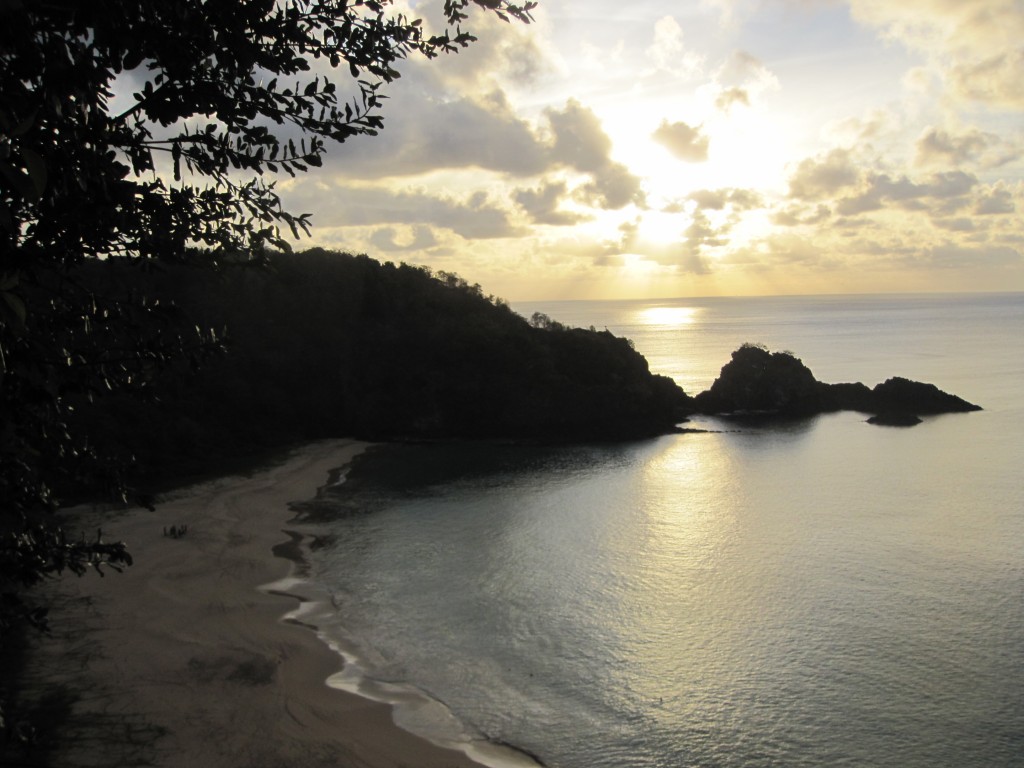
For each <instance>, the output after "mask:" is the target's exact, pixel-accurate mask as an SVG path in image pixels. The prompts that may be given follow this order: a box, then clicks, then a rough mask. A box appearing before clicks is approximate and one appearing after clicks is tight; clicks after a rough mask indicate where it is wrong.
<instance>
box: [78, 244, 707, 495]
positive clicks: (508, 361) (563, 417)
mask: <svg viewBox="0 0 1024 768" xmlns="http://www.w3.org/2000/svg"><path fill="white" fill-rule="evenodd" d="M92 271H93V272H94V274H93V275H92V279H94V280H95V281H96V282H97V289H98V290H100V289H101V288H100V285H101V284H103V283H106V282H107V281H109V280H111V279H115V280H117V281H118V282H119V283H120V284H121V285H122V287H124V286H125V285H126V284H133V287H135V288H137V289H139V290H142V289H144V290H145V292H146V293H147V294H148V295H150V296H153V297H154V299H159V300H161V301H164V300H169V299H170V298H174V299H175V300H176V301H177V303H178V305H179V307H180V309H181V311H182V312H183V313H184V314H185V315H187V316H189V317H193V318H195V319H196V320H197V321H198V322H200V323H201V324H202V325H204V326H208V327H211V328H219V329H224V332H223V334H222V335H223V338H224V339H225V340H226V345H227V347H228V354H227V355H224V356H222V357H219V358H216V359H213V360H208V361H207V362H206V363H205V364H204V365H203V366H202V368H201V369H200V370H198V371H193V370H191V366H189V365H188V364H187V361H183V362H182V363H181V364H180V365H179V366H178V370H176V371H174V372H170V373H169V374H168V375H165V376H163V377H162V378H161V379H160V380H159V381H158V382H156V383H155V384H154V385H153V386H152V387H151V388H150V397H149V398H147V399H145V400H144V399H140V398H139V397H136V396H134V395H116V396H112V397H106V398H102V399H100V400H97V401H95V402H93V403H88V402H86V401H82V402H79V403H78V404H77V407H76V416H75V418H74V420H73V424H74V427H75V429H76V431H79V432H85V433H87V434H89V435H91V436H92V439H93V440H94V441H95V442H97V443H98V444H101V445H105V446H116V447H117V450H118V451H119V452H120V453H122V454H123V455H125V456H128V455H133V456H134V457H136V462H137V466H138V468H139V469H141V470H143V471H145V472H146V473H147V474H149V475H150V476H153V475H155V474H158V473H163V474H165V475H166V474H167V473H168V472H172V473H174V474H179V475H180V474H181V473H182V472H188V471H193V470H196V469H199V468H201V467H202V466H204V465H206V464H208V463H209V462H211V461H213V462H219V461H221V460H223V459H224V458H225V457H228V456H231V455H234V454H238V453H250V454H251V453H252V452H253V451H254V450H259V449H267V448H274V447H279V446H281V445H286V444H289V443H293V442H297V441H303V440H311V439H316V438H323V437H337V436H347V435H355V436H358V437H363V438H368V439H374V440H379V439H394V438H400V439H438V438H513V439H514V438H528V439H541V440H574V439H576V440H578V439H622V438H631V437H641V436H647V435H654V434H661V433H664V432H667V431H670V430H671V429H673V427H674V425H675V424H677V423H678V422H679V421H681V420H683V419H684V418H685V416H686V414H687V413H688V412H689V411H690V410H691V409H690V398H688V397H687V396H686V395H685V394H684V393H683V391H682V390H681V389H680V388H679V387H678V385H676V384H675V382H673V381H672V380H671V379H668V378H666V377H664V376H657V375H653V374H651V373H650V371H649V370H648V367H647V361H646V360H645V359H644V358H643V357H642V356H641V355H640V354H639V353H638V352H636V351H635V350H634V349H633V348H632V345H631V344H630V342H629V341H627V340H626V339H622V338H617V337H615V336H613V335H612V334H611V333H609V332H608V331H600V332H598V331H593V330H583V329H578V328H572V329H571V328H566V327H564V326H562V325H561V324H559V323H557V322H554V321H552V320H550V319H549V318H546V317H544V316H535V317H534V318H532V321H529V322H528V321H527V320H526V319H524V318H522V317H520V316H519V315H517V314H515V313H514V312H512V311H511V309H509V307H508V306H507V305H506V304H505V303H504V302H502V301H501V300H495V299H493V298H492V297H488V296H485V295H484V294H483V292H482V291H481V289H480V286H478V285H470V284H468V283H467V282H466V281H464V280H463V279H461V278H459V277H457V276H456V275H452V274H448V273H439V274H437V275H433V276H432V275H431V274H430V273H429V272H428V271H427V270H425V269H423V268H417V267H411V266H408V265H400V266H396V265H394V264H381V263H379V262H377V261H374V260H372V259H370V258H368V257H366V256H350V255H346V254H341V253H332V252H328V251H324V250H320V249H315V250H310V251H306V252H304V253H294V254H283V253H282V254H278V255H275V256H272V257H270V261H269V266H268V268H266V269H259V270H255V269H235V270H229V271H227V272H225V273H224V274H222V275H220V276H215V275H211V274H210V273H209V272H207V271H197V270H192V269H187V268H168V269H163V270H161V271H160V272H159V273H157V274H152V273H143V272H141V271H139V270H137V269H135V268H133V267H131V266H130V265H127V264H125V265H122V266H121V267H119V268H117V269H113V268H112V267H111V266H110V265H104V266H103V268H96V269H94V270H92Z"/></svg>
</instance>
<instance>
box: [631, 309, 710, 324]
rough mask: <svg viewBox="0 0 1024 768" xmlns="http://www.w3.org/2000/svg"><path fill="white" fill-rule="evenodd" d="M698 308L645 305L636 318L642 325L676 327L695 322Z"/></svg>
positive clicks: (698, 311)
mask: <svg viewBox="0 0 1024 768" xmlns="http://www.w3.org/2000/svg"><path fill="white" fill-rule="evenodd" d="M700 310H701V308H700V307H646V308H645V309H642V310H640V312H639V318H638V319H639V321H640V323H641V324H643V325H663V326H670V327H678V326H681V325H690V324H691V323H693V322H695V321H696V320H697V315H698V314H699V313H700Z"/></svg>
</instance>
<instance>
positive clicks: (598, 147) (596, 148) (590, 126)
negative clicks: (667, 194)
mask: <svg viewBox="0 0 1024 768" xmlns="http://www.w3.org/2000/svg"><path fill="white" fill-rule="evenodd" d="M544 114H545V116H546V117H547V120H548V122H549V124H550V126H551V131H552V132H553V134H554V145H553V147H552V149H551V154H550V158H549V161H550V163H552V164H554V165H562V166H566V167H569V168H572V169H574V170H577V171H581V172H583V173H587V174H590V175H591V177H592V181H591V182H590V183H588V184H586V185H584V186H583V187H581V188H580V189H579V190H578V195H577V196H578V197H579V199H581V200H583V201H584V202H586V203H587V204H589V205H593V206H596V207H600V208H606V209H610V210H618V209H620V208H624V207H625V206H627V205H629V204H630V203H632V202H640V201H641V200H642V194H641V181H640V178H639V177H637V176H634V175H633V174H632V173H630V172H629V169H627V168H626V166H624V165H622V164H621V163H616V162H614V161H613V160H612V159H611V150H612V141H611V139H610V138H608V134H606V133H605V132H604V129H603V128H602V127H601V121H600V120H598V118H597V115H595V114H594V113H593V111H591V110H590V109H588V108H586V107H584V106H583V105H582V104H580V103H579V102H578V101H576V100H575V99H570V100H569V101H568V102H567V103H566V105H565V107H564V108H563V109H548V110H546V111H545V113H544Z"/></svg>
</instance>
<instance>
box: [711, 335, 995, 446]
mask: <svg viewBox="0 0 1024 768" xmlns="http://www.w3.org/2000/svg"><path fill="white" fill-rule="evenodd" d="M694 407H695V409H696V410H697V411H699V412H701V413H709V414H715V413H725V414H733V415H745V416H752V415H760V416H766V415H767V416H784V417H800V416H813V415H815V414H819V413H828V412H830V411H861V412H862V413H870V414H874V416H873V417H872V418H871V419H869V421H870V422H871V423H872V424H881V425H888V426H913V425H914V424H917V423H919V422H920V419H919V418H918V417H919V416H923V415H932V414H939V413H964V412H967V411H979V410H981V408H980V407H979V406H977V405H974V404H973V403H969V402H967V401H966V400H963V399H961V398H959V397H957V396H956V395H950V394H948V393H946V392H943V391H941V390H940V389H938V387H936V386H934V385H933V384H923V383H921V382H916V381H909V380H908V379H903V378H899V377H896V378H891V379H887V380H886V381H885V382H883V383H881V384H878V385H876V386H875V387H874V388H873V389H869V388H868V387H867V386H865V385H864V384H860V383H856V384H826V383H824V382H820V381H818V380H817V379H815V378H814V374H813V373H811V370H810V369H809V368H808V367H807V366H806V365H804V364H803V362H802V361H801V360H800V359H799V358H797V357H794V356H793V355H792V354H790V353H788V352H774V353H773V352H769V351H768V350H767V349H765V348H764V347H761V346H758V345H755V344H744V345H743V346H742V347H740V348H739V349H737V350H736V351H735V352H733V353H732V359H731V360H730V361H729V362H728V363H726V365H725V366H724V367H723V368H722V372H721V374H720V375H719V377H718V378H717V379H716V380H715V383H714V384H712V385H711V389H709V390H707V391H706V392H701V393H700V394H699V395H697V396H696V397H695V398H694Z"/></svg>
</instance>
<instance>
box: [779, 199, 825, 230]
mask: <svg viewBox="0 0 1024 768" xmlns="http://www.w3.org/2000/svg"><path fill="white" fill-rule="evenodd" d="M831 216H832V210H831V209H830V208H829V207H828V206H827V205H825V204H823V203H818V204H817V205H815V206H805V205H787V206H786V207H784V208H780V209H779V210H777V211H775V212H774V213H772V216H771V221H772V223H773V224H778V225H779V226H782V227H799V226H811V225H814V224H821V223H823V222H825V221H827V220H828V219H829V218H830V217H831Z"/></svg>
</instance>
